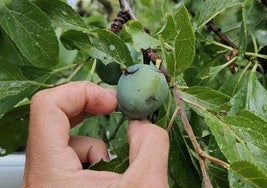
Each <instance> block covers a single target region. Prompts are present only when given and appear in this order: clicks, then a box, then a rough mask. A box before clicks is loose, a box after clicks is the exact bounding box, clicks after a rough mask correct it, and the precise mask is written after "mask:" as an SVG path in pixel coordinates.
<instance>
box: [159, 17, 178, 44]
mask: <svg viewBox="0 0 267 188" xmlns="http://www.w3.org/2000/svg"><path fill="white" fill-rule="evenodd" d="M158 34H161V37H162V38H163V39H164V41H165V42H168V41H170V40H173V39H174V38H175V37H176V35H177V31H176V27H175V21H174V18H173V16H172V15H171V14H170V13H167V14H166V22H165V25H164V26H163V28H162V29H161V30H160V31H159V33H158Z"/></svg>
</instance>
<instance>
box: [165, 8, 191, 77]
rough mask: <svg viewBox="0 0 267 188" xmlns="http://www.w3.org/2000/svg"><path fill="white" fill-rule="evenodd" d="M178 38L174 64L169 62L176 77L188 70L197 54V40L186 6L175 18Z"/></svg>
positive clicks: (170, 69) (168, 66) (168, 65)
mask: <svg viewBox="0 0 267 188" xmlns="http://www.w3.org/2000/svg"><path fill="white" fill-rule="evenodd" d="M174 20H175V22H176V31H177V33H178V34H177V36H176V38H175V44H174V46H175V50H174V58H175V59H174V62H167V63H168V64H167V68H168V71H169V72H170V74H171V75H172V76H174V77H176V76H177V75H178V74H180V73H182V72H184V70H185V69H186V68H188V67H189V66H190V65H191V63H192V61H193V59H194V54H195V38H194V33H193V29H192V25H191V21H190V18H189V14H188V12H187V9H186V8H185V6H182V7H181V8H180V9H179V10H178V11H177V13H176V14H175V16H174Z"/></svg>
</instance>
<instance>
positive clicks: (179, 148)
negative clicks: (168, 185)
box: [168, 124, 201, 188]
mask: <svg viewBox="0 0 267 188" xmlns="http://www.w3.org/2000/svg"><path fill="white" fill-rule="evenodd" d="M189 159H190V156H189V154H188V150H187V148H186V145H185V143H184V140H183V139H182V135H181V133H180V131H179V127H178V125H176V124H175V125H174V126H173V127H172V129H171V132H170V151H169V165H168V168H169V174H170V177H171V178H172V179H173V181H175V183H176V184H177V185H179V187H186V185H190V187H192V188H195V187H196V188H198V187H200V186H199V185H200V184H201V182H200V179H199V177H198V174H197V171H196V170H195V169H194V165H193V164H192V162H191V161H190V160H189ZM188 174H190V176H188Z"/></svg>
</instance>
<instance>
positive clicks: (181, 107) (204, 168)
mask: <svg viewBox="0 0 267 188" xmlns="http://www.w3.org/2000/svg"><path fill="white" fill-rule="evenodd" d="M172 92H173V95H174V97H175V101H176V104H177V106H179V114H180V117H181V120H182V122H183V125H184V128H185V131H186V133H187V134H188V137H189V139H190V141H191V143H192V145H193V147H194V150H195V151H196V152H197V154H198V156H199V163H200V168H201V171H202V175H203V181H204V185H205V187H206V188H211V187H212V184H211V181H210V177H209V174H208V169H207V165H206V163H205V158H202V157H201V156H200V154H201V153H203V152H204V151H203V150H202V149H201V147H200V145H199V143H198V141H197V139H196V137H195V135H194V132H193V129H192V127H191V125H190V123H189V121H188V118H187V115H186V111H185V108H184V104H183V99H182V97H181V94H180V92H179V90H178V87H177V85H175V86H174V87H173V89H172Z"/></svg>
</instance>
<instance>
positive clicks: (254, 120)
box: [221, 111, 267, 140]
mask: <svg viewBox="0 0 267 188" xmlns="http://www.w3.org/2000/svg"><path fill="white" fill-rule="evenodd" d="M242 113H243V116H240V114H239V115H238V116H237V115H235V116H224V117H221V119H222V120H223V121H224V122H225V123H227V124H233V125H236V126H238V127H244V128H248V129H249V128H250V129H252V130H255V131H257V132H259V133H261V134H263V136H264V137H265V138H267V131H266V130H267V122H264V121H263V120H262V119H260V118H259V117H257V116H255V115H254V114H252V113H250V112H249V111H244V112H242ZM264 140H266V139H264Z"/></svg>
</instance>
